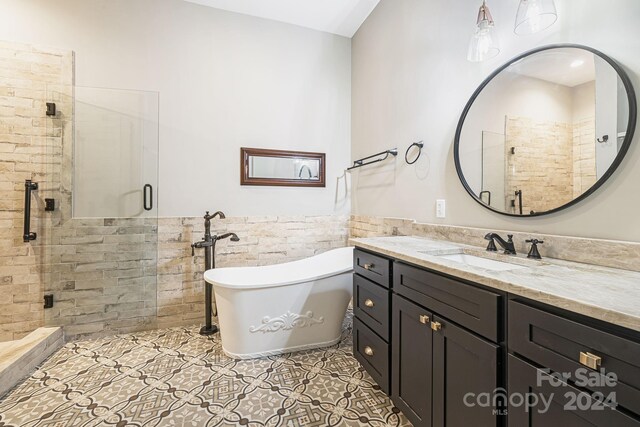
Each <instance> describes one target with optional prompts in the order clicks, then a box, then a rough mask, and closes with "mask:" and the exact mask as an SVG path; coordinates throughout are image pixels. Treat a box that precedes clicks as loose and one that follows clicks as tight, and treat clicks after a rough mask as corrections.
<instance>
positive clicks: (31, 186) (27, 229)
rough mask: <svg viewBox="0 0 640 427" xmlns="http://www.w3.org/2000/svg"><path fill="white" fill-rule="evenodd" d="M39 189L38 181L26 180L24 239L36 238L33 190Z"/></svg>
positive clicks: (27, 240)
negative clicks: (33, 217) (33, 221)
mask: <svg viewBox="0 0 640 427" xmlns="http://www.w3.org/2000/svg"><path fill="white" fill-rule="evenodd" d="M37 189H38V183H37V182H33V181H31V180H30V179H27V180H25V181H24V234H23V236H22V237H23V241H24V242H25V243H28V242H30V241H32V240H36V237H37V234H36V233H34V232H32V231H31V192H32V191H34V190H37Z"/></svg>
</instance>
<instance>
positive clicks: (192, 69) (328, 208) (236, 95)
mask: <svg viewBox="0 0 640 427" xmlns="http://www.w3.org/2000/svg"><path fill="white" fill-rule="evenodd" d="M0 40H10V41H18V42H25V43H33V44H36V45H43V46H52V47H56V48H60V49H68V50H73V51H75V53H76V84H77V85H79V86H97V87H108V88H120V89H135V90H147V91H158V92H159V93H160V171H161V172H160V173H161V176H160V194H159V208H160V209H159V212H160V215H162V216H197V215H201V214H202V213H203V212H204V210H205V209H210V210H217V209H222V210H224V211H225V212H226V213H227V214H228V215H235V216H240V215H286V214H292V215H310V214H318V215H321V214H324V215H326V214H332V213H347V212H348V211H349V209H350V206H349V201H348V199H346V198H345V197H344V191H343V192H342V193H341V194H342V195H341V197H338V198H337V200H336V197H335V193H336V179H337V177H338V176H341V175H342V173H343V170H344V168H345V167H346V166H347V165H348V163H349V156H350V144H349V134H350V108H351V106H350V92H351V89H350V85H351V80H350V79H351V40H350V39H348V38H345V37H340V36H335V35H332V34H328V33H323V32H319V31H314V30H309V29H305V28H301V27H297V26H294V25H289V24H283V23H279V22H275V21H269V20H265V19H260V18H255V17H250V16H246V15H239V14H235V13H229V12H224V11H221V10H216V9H212V8H208V7H204V6H200V5H196V4H193V3H188V2H185V1H182V0H56V1H51V0H0ZM0 84H1V82H0ZM241 146H248V147H261V148H276V149H293V150H300V151H322V152H326V153H327V187H326V188H324V189H318V188H314V189H300V188H284V187H283V188H277V187H263V188H258V187H241V186H240V160H239V159H240V147H241Z"/></svg>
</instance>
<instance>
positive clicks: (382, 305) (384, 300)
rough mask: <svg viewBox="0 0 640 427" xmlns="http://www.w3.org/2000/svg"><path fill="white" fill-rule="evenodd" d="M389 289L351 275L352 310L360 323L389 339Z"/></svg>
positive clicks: (386, 339)
mask: <svg viewBox="0 0 640 427" xmlns="http://www.w3.org/2000/svg"><path fill="white" fill-rule="evenodd" d="M389 294H390V292H389V290H388V289H385V288H383V287H381V286H378V285H376V284H375V283H373V282H371V281H369V280H367V279H365V278H364V277H360V276H358V275H357V274H354V275H353V311H354V313H355V315H356V317H357V318H358V320H360V321H362V323H364V324H366V325H367V326H368V327H370V328H371V329H373V330H374V331H375V332H376V333H377V334H378V335H380V336H381V337H382V338H383V339H384V340H385V341H387V342H388V341H389Z"/></svg>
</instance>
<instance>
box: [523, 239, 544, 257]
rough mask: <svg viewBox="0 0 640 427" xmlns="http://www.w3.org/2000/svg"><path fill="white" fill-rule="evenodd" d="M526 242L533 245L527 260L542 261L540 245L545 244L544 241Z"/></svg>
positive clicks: (531, 240) (533, 240)
mask: <svg viewBox="0 0 640 427" xmlns="http://www.w3.org/2000/svg"><path fill="white" fill-rule="evenodd" d="M525 242H526V243H531V249H529V254H528V255H527V258H533V259H542V256H541V255H540V251H538V245H541V244H543V243H544V241H542V240H538V239H529V240H526V241H525Z"/></svg>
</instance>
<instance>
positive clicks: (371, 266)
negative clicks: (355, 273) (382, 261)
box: [364, 264, 373, 270]
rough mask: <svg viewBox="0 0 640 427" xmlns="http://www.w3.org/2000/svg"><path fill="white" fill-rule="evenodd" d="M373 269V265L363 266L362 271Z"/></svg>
mask: <svg viewBox="0 0 640 427" xmlns="http://www.w3.org/2000/svg"><path fill="white" fill-rule="evenodd" d="M372 268H373V264H365V265H364V269H365V270H371V269H372Z"/></svg>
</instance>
